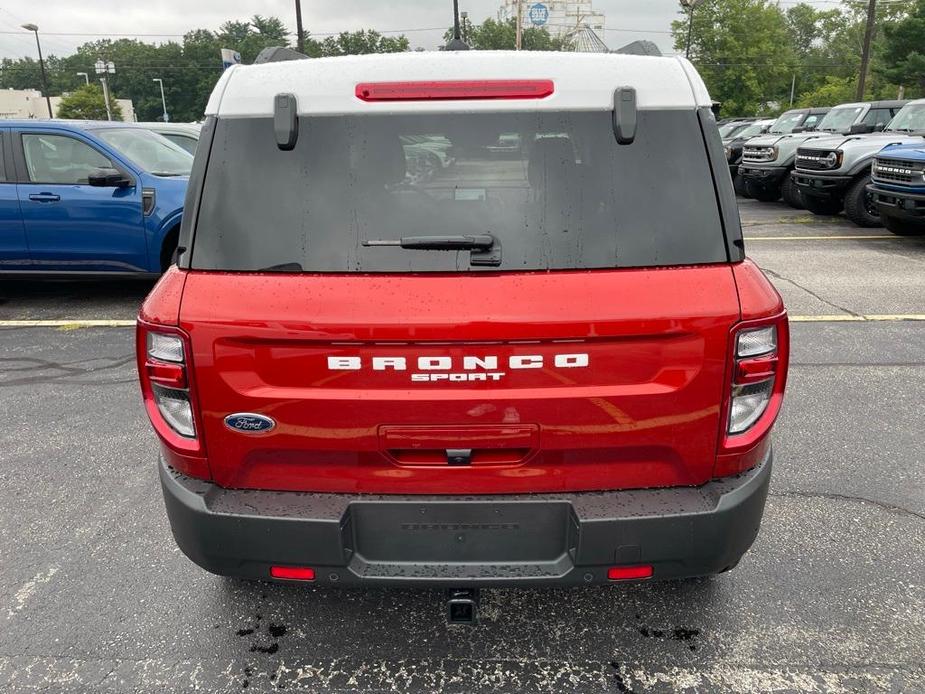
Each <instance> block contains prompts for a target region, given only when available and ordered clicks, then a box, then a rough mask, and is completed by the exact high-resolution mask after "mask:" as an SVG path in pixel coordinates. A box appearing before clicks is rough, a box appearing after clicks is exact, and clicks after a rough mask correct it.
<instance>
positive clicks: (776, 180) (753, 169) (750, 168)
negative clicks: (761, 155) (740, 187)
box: [739, 162, 790, 187]
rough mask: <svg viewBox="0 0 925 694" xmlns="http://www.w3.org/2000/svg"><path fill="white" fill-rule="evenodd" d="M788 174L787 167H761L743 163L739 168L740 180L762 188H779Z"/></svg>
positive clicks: (788, 168)
mask: <svg viewBox="0 0 925 694" xmlns="http://www.w3.org/2000/svg"><path fill="white" fill-rule="evenodd" d="M789 172H790V167H789V166H762V165H761V164H752V163H745V162H743V163H742V164H741V165H740V166H739V173H740V174H741V175H742V178H744V179H745V180H747V181H749V182H750V183H754V184H757V185H760V186H764V187H773V186H779V185H780V184H781V182H782V181H783V180H784V177H785V176H786V175H787V174H788V173H789Z"/></svg>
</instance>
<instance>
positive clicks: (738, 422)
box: [714, 314, 790, 477]
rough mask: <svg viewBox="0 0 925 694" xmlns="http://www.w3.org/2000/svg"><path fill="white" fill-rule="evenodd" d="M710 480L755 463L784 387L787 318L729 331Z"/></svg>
mask: <svg viewBox="0 0 925 694" xmlns="http://www.w3.org/2000/svg"><path fill="white" fill-rule="evenodd" d="M731 341H732V344H731V345H730V353H731V355H732V363H731V365H730V370H729V377H728V382H727V394H726V399H725V403H724V408H723V417H722V420H721V421H722V422H723V431H722V433H721V437H720V445H719V451H718V455H717V459H716V468H715V470H714V476H716V477H722V476H725V475H735V474H738V473H740V472H742V471H743V470H746V469H748V468H750V467H754V466H755V465H756V464H757V463H759V462H760V457H761V456H760V455H756V454H760V453H763V451H764V447H763V446H761V444H763V443H766V441H765V439H766V436H767V434H768V432H770V430H771V427H772V426H773V425H774V421H775V420H776V419H777V415H778V413H779V412H780V406H781V403H782V401H783V395H784V386H785V384H786V381H787V362H788V356H789V344H790V337H789V331H788V326H787V316H786V314H782V315H779V316H775V317H773V318H770V319H763V320H757V321H747V322H744V323H740V324H739V325H737V326H736V327H735V329H734V330H733V332H732V335H731Z"/></svg>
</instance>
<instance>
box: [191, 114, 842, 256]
mask: <svg viewBox="0 0 925 694" xmlns="http://www.w3.org/2000/svg"><path fill="white" fill-rule="evenodd" d="M800 110H802V109H800ZM814 110H815V109H806V111H805V112H804V118H803V119H802V121H801V122H803V121H805V120H806V118H807V117H809V116H810V115H818V117H820V118H821V117H822V116H824V115H825V113H826V112H827V111H828V110H829V109H824V110H820V111H821V112H820V113H819V114H816V113H813V111H814ZM694 111H695V116H696V118H697V124H698V127H699V128H700V132H701V136H702V138H703V146H704V151H705V154H706V157H707V161H708V163H709V166H710V175H711V183H712V188H713V191H714V194H715V196H716V199H715V204H716V205H717V206H718V215H717V216H718V217H719V223H720V227H721V232H722V234H723V247H724V249H725V254H726V258H725V259H724V260H721V261H718V262H719V263H736V262H741V261H743V260H745V257H746V256H745V242H744V238H743V235H742V225H741V220H740V217H739V207H738V201H737V199H736V194H735V189H734V187H733V185H732V178H731V176H730V174H729V167H728V162H727V160H726V156H725V152H724V150H723V144H722V140H721V139H720V137H719V130H718V127H717V125H716V117H715V115H714V114H713V112H712V111H711V110H710V107H708V106H703V107H695V109H694ZM217 122H218V117H217V116H214V115H212V116H207V117H206V119H205V121H204V123H203V126H202V130H201V131H200V138H199V146H198V148H197V150H196V155H195V159H194V162H193V169H192V171H191V173H190V178H189V185H188V187H187V191H186V198H185V201H184V214H183V218H182V220H181V227H180V236H179V248H180V250H181V254H180V256H179V258H178V260H177V266H178V267H180V268H181V269H186V270H190V269H194V268H193V255H194V252H195V245H196V230H197V227H198V222H199V219H198V218H199V212H200V203H201V201H202V194H203V189H204V185H205V174H206V172H207V170H208V165H209V159H210V157H211V150H212V146H213V141H214V138H215V134H216V130H217V128H216V125H217ZM709 264H716V263H709ZM606 269H607V268H595V269H594V270H593V271H596V270H606ZM555 271H558V270H552V272H555ZM531 272H532V271H531ZM545 272H550V270H545Z"/></svg>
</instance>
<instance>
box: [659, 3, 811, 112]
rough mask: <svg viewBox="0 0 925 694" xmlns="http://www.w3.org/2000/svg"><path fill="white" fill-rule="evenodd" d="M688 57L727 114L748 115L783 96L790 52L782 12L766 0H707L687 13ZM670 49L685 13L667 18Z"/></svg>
mask: <svg viewBox="0 0 925 694" xmlns="http://www.w3.org/2000/svg"><path fill="white" fill-rule="evenodd" d="M693 22H694V23H693V32H692V34H691V37H692V39H691V56H692V59H693V62H694V64H695V65H696V66H697V68H698V70H699V71H700V74H701V75H702V76H703V79H704V81H705V82H706V84H707V88H708V89H709V91H710V94H711V96H712V97H713V98H714V99H716V100H717V101H720V102H722V112H723V114H727V115H743V116H744V115H754V114H756V113H758V112H759V111H760V110H762V109H763V108H766V105H767V104H768V103H769V102H781V101H783V100H784V99H785V98H787V99H789V93H790V81H791V77H792V75H793V69H794V67H793V66H794V64H795V62H796V55H795V52H794V49H793V46H792V43H791V40H790V32H789V29H788V25H787V20H786V18H785V16H784V13H783V12H782V11H781V9H780V8H779V7H777V6H776V5H772V4H771V3H770V2H768V1H767V0H709V1H708V2H705V3H703V4H702V5H699V6H697V8H696V9H695V10H694V15H693ZM671 31H672V35H673V36H674V45H675V49H677V50H678V51H683V50H684V48H685V45H686V42H687V18H686V17H685V18H683V19H679V20H676V21H674V22H672V25H671Z"/></svg>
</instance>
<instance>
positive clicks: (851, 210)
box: [845, 176, 883, 227]
mask: <svg viewBox="0 0 925 694" xmlns="http://www.w3.org/2000/svg"><path fill="white" fill-rule="evenodd" d="M868 183H870V176H861V178H859V179H858V180H856V181H855V182H854V183H852V184H851V187H850V188H848V192H847V193H845V216H846V217H847V218H848V219H850V220H851V221H852V222H854V223H855V224H857V225H858V226H859V227H879V226H883V222H882V221H881V219H880V212H879V210H877V203H876V202H874V199H873V197H872V196H871V195H870V193H868V192H867V184H868Z"/></svg>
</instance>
